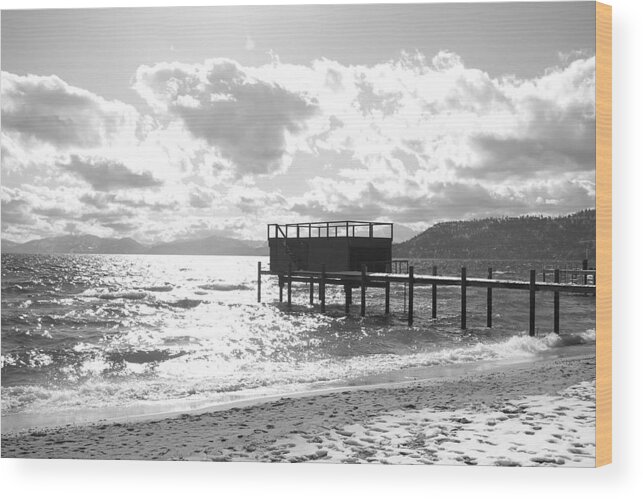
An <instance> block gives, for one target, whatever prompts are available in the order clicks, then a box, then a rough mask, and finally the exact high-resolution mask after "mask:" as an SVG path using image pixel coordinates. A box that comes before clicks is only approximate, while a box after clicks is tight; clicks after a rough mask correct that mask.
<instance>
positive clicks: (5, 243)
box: [2, 239, 20, 253]
mask: <svg viewBox="0 0 643 499" xmlns="http://www.w3.org/2000/svg"><path fill="white" fill-rule="evenodd" d="M17 246H20V243H17V242H15V241H11V240H9V239H3V240H2V251H3V252H4V253H9V252H11V250H13V249H14V248H16V247H17Z"/></svg>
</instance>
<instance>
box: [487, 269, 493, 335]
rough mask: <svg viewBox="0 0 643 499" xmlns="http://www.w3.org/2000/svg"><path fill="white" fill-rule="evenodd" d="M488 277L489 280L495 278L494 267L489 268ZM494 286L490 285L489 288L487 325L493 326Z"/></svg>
mask: <svg viewBox="0 0 643 499" xmlns="http://www.w3.org/2000/svg"><path fill="white" fill-rule="evenodd" d="M487 278H488V279H489V280H491V279H493V269H492V268H491V267H489V268H488V269H487ZM492 307H493V288H492V287H491V286H489V287H488V288H487V327H491V320H492V315H493V310H492Z"/></svg>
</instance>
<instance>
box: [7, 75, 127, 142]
mask: <svg viewBox="0 0 643 499" xmlns="http://www.w3.org/2000/svg"><path fill="white" fill-rule="evenodd" d="M138 126H139V114H138V112H137V111H136V110H135V109H134V108H133V107H132V106H129V105H127V104H124V103H122V102H118V101H108V100H106V99H103V98H102V97H99V96H97V95H95V94H93V93H91V92H88V91H87V90H83V89H81V88H77V87H73V86H71V85H69V84H67V83H66V82H64V81H63V80H61V79H60V78H59V77H57V76H55V75H52V76H36V75H27V76H18V75H15V74H12V73H8V72H5V71H3V72H2V129H3V131H4V132H6V133H16V134H19V135H20V136H21V137H22V138H24V139H26V140H35V141H38V142H42V143H47V144H51V145H53V146H56V147H59V148H69V147H80V148H93V147H98V146H101V145H103V144H106V143H109V142H110V141H111V140H113V139H115V138H116V137H118V136H119V135H122V134H130V135H132V136H134V135H135V134H136V131H137V128H138Z"/></svg>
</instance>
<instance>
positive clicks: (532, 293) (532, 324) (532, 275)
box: [529, 270, 536, 336]
mask: <svg viewBox="0 0 643 499" xmlns="http://www.w3.org/2000/svg"><path fill="white" fill-rule="evenodd" d="M535 335H536V271H535V270H530V271H529V336H535Z"/></svg>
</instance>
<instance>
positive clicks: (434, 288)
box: [431, 265, 438, 319]
mask: <svg viewBox="0 0 643 499" xmlns="http://www.w3.org/2000/svg"><path fill="white" fill-rule="evenodd" d="M433 275H438V266H437V265H434V266H433ZM437 316H438V285H437V284H432V285H431V317H432V318H433V319H435V318H437Z"/></svg>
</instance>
